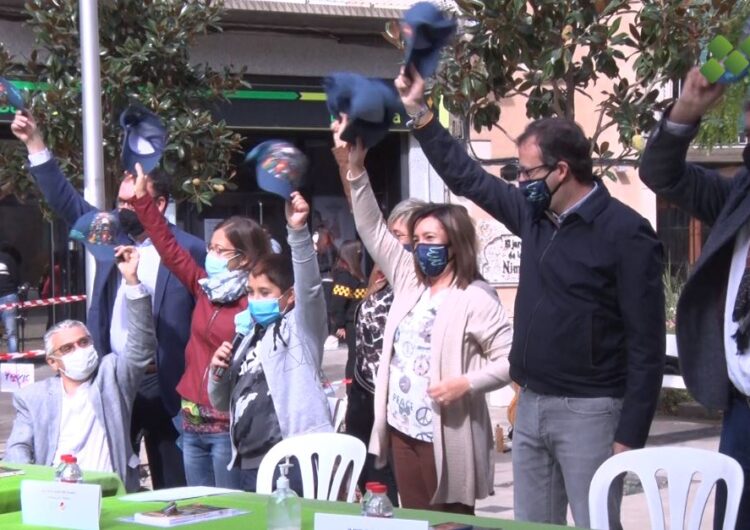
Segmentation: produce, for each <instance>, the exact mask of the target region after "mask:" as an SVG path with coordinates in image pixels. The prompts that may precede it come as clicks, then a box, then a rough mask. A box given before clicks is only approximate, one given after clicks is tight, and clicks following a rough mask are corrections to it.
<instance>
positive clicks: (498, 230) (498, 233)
mask: <svg viewBox="0 0 750 530" xmlns="http://www.w3.org/2000/svg"><path fill="white" fill-rule="evenodd" d="M477 236H478V237H479V272H481V274H482V276H484V279H485V280H487V281H488V282H489V283H490V284H492V285H518V274H519V271H520V269H521V238H519V237H517V236H515V235H513V234H511V233H510V231H509V230H508V229H507V228H505V226H504V225H503V224H501V223H499V222H498V221H495V220H494V219H481V220H479V221H478V222H477Z"/></svg>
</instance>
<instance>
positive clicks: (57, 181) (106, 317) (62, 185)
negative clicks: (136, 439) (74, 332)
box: [30, 159, 206, 416]
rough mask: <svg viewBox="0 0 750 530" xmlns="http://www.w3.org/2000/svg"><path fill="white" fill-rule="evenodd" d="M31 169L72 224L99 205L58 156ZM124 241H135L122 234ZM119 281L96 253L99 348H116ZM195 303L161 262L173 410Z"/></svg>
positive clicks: (183, 240)
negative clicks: (64, 169) (114, 325)
mask: <svg viewBox="0 0 750 530" xmlns="http://www.w3.org/2000/svg"><path fill="white" fill-rule="evenodd" d="M30 170H31V174H32V176H33V177H34V179H35V180H36V183H37V185H38V186H39V189H40V191H41V192H42V194H43V195H44V198H45V199H46V200H47V202H48V203H49V205H50V207H51V208H52V210H53V211H54V212H55V214H57V215H58V217H60V218H61V219H63V220H64V221H65V222H67V223H68V224H69V225H71V226H72V225H73V224H74V223H75V221H76V220H77V219H78V218H79V217H81V216H82V215H83V214H85V213H87V212H90V211H92V210H96V208H95V207H94V206H92V205H91V204H89V203H88V202H86V201H85V200H84V199H83V197H82V196H81V194H80V193H78V191H76V189H75V188H74V187H73V186H72V185H71V184H70V182H68V179H66V178H65V175H63V173H62V171H60V167H59V166H58V164H57V161H56V160H54V159H52V160H49V161H47V162H45V163H44V164H40V165H38V166H33V167H31V168H30ZM172 232H173V233H174V235H175V237H176V238H177V241H178V242H179V243H180V245H181V246H182V247H183V248H186V249H187V250H188V251H190V253H191V254H192V256H193V257H194V258H195V260H196V261H197V262H198V263H203V261H204V260H205V258H206V245H205V244H204V242H203V241H202V240H200V239H198V238H197V237H195V236H192V235H190V234H188V233H186V232H184V231H183V230H180V229H179V228H177V227H176V226H173V225H172ZM122 244H124V245H127V244H132V242H131V241H130V240H128V239H127V238H125V237H124V236H123V241H122ZM119 285H120V275H119V273H118V271H117V267H116V266H115V261H114V259H97V261H96V276H95V277H94V288H93V292H92V293H91V300H90V305H89V313H88V318H87V326H88V328H89V330H90V331H91V335H92V337H93V338H94V342H95V344H96V349H97V351H99V352H109V351H111V347H110V337H109V327H110V323H111V321H112V307H113V305H114V303H115V295H116V293H117V289H118V287H119ZM194 305H195V300H193V297H192V295H191V294H190V293H189V292H188V291H187V290H186V289H185V287H184V286H183V285H182V283H180V281H179V280H178V279H177V277H176V276H174V275H173V274H172V273H171V272H170V271H169V269H167V268H166V267H164V265H160V266H159V272H158V274H157V277H156V292H154V325H155V327H156V339H157V341H158V348H157V354H156V364H157V369H158V379H159V387H160V392H161V398H162V401H163V402H164V406H165V408H166V409H167V411H168V412H169V414H170V415H172V416H174V415H176V414H177V412H178V411H179V410H180V396H179V395H178V394H177V391H176V390H175V387H176V386H177V383H178V382H179V381H180V378H181V377H182V373H183V372H184V371H185V345H186V344H187V341H188V337H189V336H190V319H191V316H192V314H193V306H194Z"/></svg>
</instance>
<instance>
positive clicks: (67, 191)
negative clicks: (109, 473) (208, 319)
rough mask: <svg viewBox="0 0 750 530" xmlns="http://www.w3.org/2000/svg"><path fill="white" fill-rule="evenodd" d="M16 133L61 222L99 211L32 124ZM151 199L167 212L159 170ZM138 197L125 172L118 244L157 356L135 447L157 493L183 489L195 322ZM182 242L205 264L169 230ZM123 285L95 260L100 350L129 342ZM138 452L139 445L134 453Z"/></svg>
mask: <svg viewBox="0 0 750 530" xmlns="http://www.w3.org/2000/svg"><path fill="white" fill-rule="evenodd" d="M11 131H12V132H13V134H14V135H15V136H16V137H17V138H18V139H19V140H21V141H22V142H23V143H24V144H25V145H26V149H27V151H28V154H29V170H30V171H31V174H32V176H33V178H34V181H35V182H36V183H37V185H38V186H39V190H40V191H41V192H42V194H43V195H44V198H45V199H46V201H47V203H48V204H49V205H50V207H51V208H52V211H54V212H55V214H56V215H57V216H59V217H60V218H62V219H63V220H64V221H65V222H67V223H68V224H69V225H70V226H72V225H73V224H75V222H76V220H77V219H78V218H79V217H81V216H82V215H84V214H86V213H88V212H90V211H92V210H95V209H96V208H94V206H92V205H91V204H89V203H88V202H86V201H85V200H84V199H83V197H82V196H81V194H79V193H78V192H77V191H76V190H75V188H73V186H72V185H71V184H70V182H68V180H67V179H66V178H65V175H63V173H62V171H60V167H59V165H58V163H57V161H56V160H55V159H54V157H53V156H52V153H50V151H49V150H48V149H47V147H46V146H45V143H44V139H43V138H42V134H41V131H39V129H38V128H37V125H36V122H35V121H34V118H33V117H32V116H31V115H29V114H28V112H27V113H25V114H24V113H21V112H17V113H16V116H15V119H14V121H13V123H12V124H11ZM150 181H151V184H150V185H149V189H148V191H149V194H150V195H151V197H152V198H153V200H154V202H155V203H156V205H157V207H158V209H159V211H160V212H161V213H162V214H163V213H164V212H165V211H166V209H167V205H168V203H169V191H170V189H171V179H170V178H169V176H167V175H166V174H164V173H162V172H160V171H154V172H153V173H152V175H151V179H150ZM134 197H135V177H134V176H133V175H129V174H126V175H125V177H124V178H123V180H122V182H121V183H120V188H119V190H118V194H117V213H118V216H119V218H120V223H121V226H122V231H123V234H121V236H120V241H119V242H120V243H121V244H124V245H131V244H135V245H136V246H138V249H139V252H140V254H141V259H140V265H139V267H138V274H139V277H140V279H141V282H142V284H143V285H144V286H145V288H146V289H147V290H148V291H149V293H150V294H151V296H152V300H153V315H154V325H155V327H156V338H157V340H158V350H157V355H156V358H155V360H154V362H153V363H152V364H150V365H149V366H148V367H147V368H146V375H145V377H144V378H143V380H142V383H141V388H140V389H139V392H138V395H137V397H136V400H135V403H134V405H133V425H132V440H131V441H132V442H133V445H134V446H137V443H136V442H137V441H138V440H139V439H140V434H141V433H143V434H144V435H145V441H146V452H147V455H148V461H149V467H150V470H151V482H152V484H153V486H154V488H156V489H159V488H165V487H177V486H184V485H185V474H184V470H183V464H182V452H181V451H180V449H179V448H178V447H177V439H178V431H177V428H176V425H179V424H178V422H175V423H174V424H173V418H177V417H178V415H179V412H180V397H179V395H178V394H177V391H176V390H175V388H176V386H177V383H178V382H179V380H180V378H181V377H182V374H183V372H184V370H185V346H186V345H187V341H188V337H189V335H190V319H191V316H192V312H193V307H194V305H195V301H194V300H193V297H192V296H191V295H190V293H189V292H188V291H187V289H185V287H184V286H183V285H182V284H181V283H180V281H179V280H178V279H177V277H176V276H174V275H173V274H172V273H171V272H170V271H169V269H167V268H166V267H164V266H162V264H161V259H160V257H159V254H158V253H157V252H156V250H155V249H154V248H153V246H152V245H151V243H150V241H149V240H148V238H147V235H146V234H145V232H144V230H143V227H142V226H141V224H140V223H139V222H138V217H137V216H136V215H135V212H134V211H133V207H132V205H131V204H130V203H131V201H132V200H133V198H134ZM170 228H171V229H172V232H173V233H174V235H175V237H176V238H177V241H178V242H179V243H180V245H181V246H182V247H183V248H186V249H188V250H189V251H190V253H191V255H192V256H193V257H194V258H195V260H196V261H197V262H198V263H203V261H204V260H205V257H206V250H205V246H204V243H203V241H202V240H200V239H198V238H197V237H194V236H192V235H190V234H188V233H186V232H184V231H183V230H180V229H179V228H177V227H176V226H174V225H170ZM123 286H124V280H123V279H122V277H121V276H120V275H119V274H118V271H117V267H115V262H114V260H113V259H111V258H103V259H102V258H97V261H96V276H95V277H94V288H93V292H92V296H91V300H90V306H89V312H88V317H87V324H88V327H89V329H90V330H91V336H92V337H93V339H94V344H95V345H96V349H97V351H99V352H100V353H106V352H114V353H117V354H122V353H123V352H124V348H125V344H126V342H127V325H126V321H127V319H126V308H125V295H124V290H123ZM135 449H137V447H135Z"/></svg>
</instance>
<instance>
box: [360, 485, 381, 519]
mask: <svg viewBox="0 0 750 530" xmlns="http://www.w3.org/2000/svg"><path fill="white" fill-rule="evenodd" d="M376 484H380V483H379V482H365V494H364V495H362V501H361V503H360V504H361V505H362V515H365V513H366V512H367V503H368V502H370V499H372V487H373V486H374V485H376Z"/></svg>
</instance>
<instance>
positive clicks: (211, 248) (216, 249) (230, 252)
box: [206, 245, 239, 256]
mask: <svg viewBox="0 0 750 530" xmlns="http://www.w3.org/2000/svg"><path fill="white" fill-rule="evenodd" d="M206 251H207V252H213V253H214V254H217V255H219V256H236V255H237V254H239V252H237V249H236V248H224V247H221V246H219V245H208V246H207V247H206Z"/></svg>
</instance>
